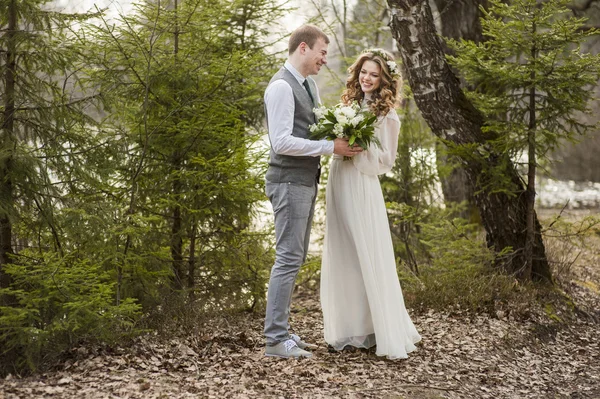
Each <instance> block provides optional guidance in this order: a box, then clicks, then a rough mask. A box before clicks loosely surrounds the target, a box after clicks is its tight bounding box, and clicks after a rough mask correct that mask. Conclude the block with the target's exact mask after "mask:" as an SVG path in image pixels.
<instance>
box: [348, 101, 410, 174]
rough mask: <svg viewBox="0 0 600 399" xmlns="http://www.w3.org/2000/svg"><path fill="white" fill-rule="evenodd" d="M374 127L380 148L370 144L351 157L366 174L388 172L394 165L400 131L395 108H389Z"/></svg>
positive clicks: (355, 164) (356, 165)
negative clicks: (366, 149)
mask: <svg viewBox="0 0 600 399" xmlns="http://www.w3.org/2000/svg"><path fill="white" fill-rule="evenodd" d="M376 129H377V131H376V137H377V138H379V141H380V142H381V148H379V147H377V146H376V145H375V144H371V146H370V147H369V150H368V151H363V152H361V153H360V154H358V155H356V156H355V157H354V158H352V161H353V162H354V166H355V167H356V168H357V169H358V170H359V171H361V172H362V173H364V174H366V175H381V174H384V173H387V172H389V171H390V170H391V169H392V167H393V166H394V162H395V161H396V153H397V150H398V133H399V132H400V119H398V114H397V113H396V110H394V109H392V110H390V112H388V113H387V115H386V116H385V117H384V118H383V119H382V120H381V121H380V123H379V126H378V127H377V128H376Z"/></svg>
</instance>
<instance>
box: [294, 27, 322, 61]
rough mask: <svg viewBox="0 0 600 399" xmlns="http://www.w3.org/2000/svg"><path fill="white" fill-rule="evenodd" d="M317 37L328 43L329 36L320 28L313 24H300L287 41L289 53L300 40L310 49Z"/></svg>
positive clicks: (295, 47)
mask: <svg viewBox="0 0 600 399" xmlns="http://www.w3.org/2000/svg"><path fill="white" fill-rule="evenodd" d="M319 39H323V41H324V42H325V43H326V44H329V38H328V37H327V35H326V34H325V32H323V31H322V30H321V29H319V28H317V27H316V26H314V25H302V26H301V27H299V28H297V29H296V30H295V31H293V32H292V35H291V36H290V41H289V42H288V51H289V54H292V53H293V52H294V51H296V49H297V48H298V46H299V45H300V43H302V42H304V43H306V44H307V45H308V47H310V48H311V49H312V48H313V46H314V45H315V43H316V42H317V40H319Z"/></svg>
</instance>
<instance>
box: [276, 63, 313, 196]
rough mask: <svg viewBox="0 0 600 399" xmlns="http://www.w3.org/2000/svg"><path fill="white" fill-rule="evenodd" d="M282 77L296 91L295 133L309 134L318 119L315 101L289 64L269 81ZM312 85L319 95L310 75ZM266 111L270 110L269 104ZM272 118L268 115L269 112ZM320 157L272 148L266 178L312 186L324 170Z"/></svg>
mask: <svg viewBox="0 0 600 399" xmlns="http://www.w3.org/2000/svg"><path fill="white" fill-rule="evenodd" d="M278 79H283V80H285V81H286V82H287V83H288V84H289V85H290V86H291V87H292V92H293V93H294V104H295V107H294V127H293V129H292V136H296V137H302V138H304V139H306V138H308V135H309V130H308V126H309V125H310V124H312V123H315V114H314V112H313V111H312V109H313V108H314V105H313V103H312V101H311V100H310V97H309V96H308V92H307V91H306V89H304V87H302V86H301V85H300V83H298V80H296V78H295V77H294V75H292V73H291V72H290V71H288V70H287V69H286V68H281V69H280V70H279V72H277V73H276V74H275V76H273V78H272V79H271V81H270V82H269V84H271V83H273V82H274V81H276V80H278ZM308 82H309V85H310V88H311V91H312V93H313V96H316V93H317V88H316V87H315V85H314V84H313V82H312V81H311V80H310V79H309V81H308ZM265 113H267V110H266V107H265ZM267 120H268V115H267ZM320 160H321V158H320V157H301V156H289V155H280V154H276V153H275V152H274V151H273V148H271V154H270V157H269V167H268V169H267V174H266V176H265V177H266V179H267V180H268V181H270V182H272V183H296V184H302V185H304V186H312V185H313V184H315V182H318V179H319V174H320Z"/></svg>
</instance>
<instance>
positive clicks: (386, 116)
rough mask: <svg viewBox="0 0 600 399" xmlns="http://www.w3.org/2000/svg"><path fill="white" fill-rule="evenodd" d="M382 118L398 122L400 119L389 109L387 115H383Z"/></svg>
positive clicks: (396, 113)
mask: <svg viewBox="0 0 600 399" xmlns="http://www.w3.org/2000/svg"><path fill="white" fill-rule="evenodd" d="M384 118H385V119H391V120H394V121H398V122H400V118H399V117H398V112H397V111H396V110H395V109H394V108H392V109H390V110H389V111H388V113H387V114H385V116H384Z"/></svg>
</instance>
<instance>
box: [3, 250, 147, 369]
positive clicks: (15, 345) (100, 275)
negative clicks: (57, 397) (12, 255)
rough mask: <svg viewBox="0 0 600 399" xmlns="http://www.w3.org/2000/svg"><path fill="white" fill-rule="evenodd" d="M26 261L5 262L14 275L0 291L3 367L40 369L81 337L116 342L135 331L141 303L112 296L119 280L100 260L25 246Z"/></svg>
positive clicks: (9, 271)
mask: <svg viewBox="0 0 600 399" xmlns="http://www.w3.org/2000/svg"><path fill="white" fill-rule="evenodd" d="M20 256H21V257H26V258H28V259H29V261H28V262H27V263H26V264H11V265H5V268H6V269H5V270H6V272H7V273H8V274H10V276H11V277H12V284H11V286H10V287H9V288H4V289H0V295H8V296H10V297H11V298H13V301H14V304H13V305H12V306H0V342H2V352H1V353H0V359H1V361H0V363H1V364H2V365H3V368H2V369H0V371H1V372H7V371H13V370H23V369H30V370H35V369H36V368H37V367H39V366H40V365H42V364H44V363H45V362H49V361H52V360H53V359H54V358H55V357H56V356H57V355H59V354H60V353H61V352H62V351H64V350H67V349H68V348H70V347H71V346H73V345H76V344H78V343H81V342H84V341H85V342H87V343H90V342H115V341H117V340H119V339H123V338H124V337H127V336H130V335H131V334H134V333H136V332H137V331H136V327H135V321H136V319H138V318H139V313H140V306H139V305H138V304H136V303H135V302H134V301H133V300H131V299H127V300H124V301H123V302H121V303H120V304H119V305H115V304H114V301H113V290H114V285H115V282H114V281H111V278H110V274H109V273H108V272H106V271H104V270H103V267H102V265H100V264H91V263H90V262H89V261H87V260H85V259H81V258H79V257H78V256H77V255H76V254H73V255H68V256H64V257H61V256H59V255H57V254H55V253H54V254H53V253H46V254H45V255H40V254H39V253H37V252H36V251H23V252H22V253H21V254H20Z"/></svg>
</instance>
